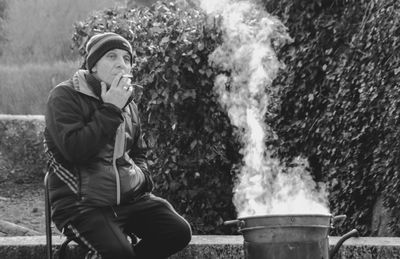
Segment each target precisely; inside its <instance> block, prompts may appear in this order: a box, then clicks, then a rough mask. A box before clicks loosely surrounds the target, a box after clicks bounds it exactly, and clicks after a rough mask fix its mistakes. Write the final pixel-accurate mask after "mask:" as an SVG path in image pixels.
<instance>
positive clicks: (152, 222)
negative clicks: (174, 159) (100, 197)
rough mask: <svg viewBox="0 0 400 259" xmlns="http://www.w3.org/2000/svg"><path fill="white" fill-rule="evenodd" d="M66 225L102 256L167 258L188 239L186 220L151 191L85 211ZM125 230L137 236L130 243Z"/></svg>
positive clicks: (105, 257) (178, 249)
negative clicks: (117, 202) (112, 204)
mask: <svg viewBox="0 0 400 259" xmlns="http://www.w3.org/2000/svg"><path fill="white" fill-rule="evenodd" d="M66 227H67V229H68V232H70V233H73V234H74V235H75V237H76V238H77V239H79V240H80V241H81V242H80V243H84V244H85V245H86V246H87V247H88V248H89V249H91V250H92V251H94V252H95V253H97V254H99V255H101V258H102V259H125V258H129V259H133V258H134V259H158V258H167V257H168V256H170V255H172V254H174V253H176V252H178V251H180V250H181V249H183V248H184V247H185V246H186V245H187V244H188V243H189V242H190V239H191V229H190V226H189V224H188V222H187V221H186V220H185V219H184V218H182V217H181V216H180V215H178V213H176V211H175V210H174V209H173V207H172V206H171V204H170V203H169V202H167V201H166V200H164V199H162V198H159V197H157V196H154V195H153V194H149V195H145V196H143V197H141V198H140V199H139V200H137V201H135V202H134V203H132V204H124V205H118V206H114V207H105V208H98V209H95V210H93V211H90V212H86V213H84V214H82V215H81V216H79V217H78V218H77V219H75V220H74V221H73V222H71V223H70V224H68V225H67V226H66ZM127 233H134V234H135V235H136V236H137V237H139V239H140V241H139V242H138V243H137V244H136V245H135V246H134V247H132V245H131V243H130V242H129V240H128V238H127Z"/></svg>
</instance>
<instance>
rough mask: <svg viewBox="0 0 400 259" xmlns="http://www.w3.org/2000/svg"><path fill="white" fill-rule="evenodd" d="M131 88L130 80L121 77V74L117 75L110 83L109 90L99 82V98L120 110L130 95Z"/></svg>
mask: <svg viewBox="0 0 400 259" xmlns="http://www.w3.org/2000/svg"><path fill="white" fill-rule="evenodd" d="M132 91H133V87H132V86H131V79H130V78H125V77H122V73H120V74H118V75H117V76H116V77H115V78H114V79H113V81H112V83H111V86H110V89H108V91H107V86H106V84H105V83H104V82H101V98H102V99H103V102H105V103H111V104H114V105H115V106H117V107H118V108H120V109H122V108H123V107H124V106H125V105H126V102H127V101H128V99H129V97H130V96H131V95H132Z"/></svg>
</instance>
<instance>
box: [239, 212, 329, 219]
mask: <svg viewBox="0 0 400 259" xmlns="http://www.w3.org/2000/svg"><path fill="white" fill-rule="evenodd" d="M278 217H329V218H331V217H333V215H332V214H323V213H320V214H318V213H315V214H265V215H255V216H247V217H239V218H237V219H238V220H246V219H258V218H278Z"/></svg>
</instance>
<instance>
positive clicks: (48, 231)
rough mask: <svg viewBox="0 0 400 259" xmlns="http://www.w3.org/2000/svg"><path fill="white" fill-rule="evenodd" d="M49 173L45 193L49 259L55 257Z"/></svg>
mask: <svg viewBox="0 0 400 259" xmlns="http://www.w3.org/2000/svg"><path fill="white" fill-rule="evenodd" d="M48 178H49V173H46V175H45V177H44V195H45V202H44V205H45V221H46V251H47V259H53V249H52V233H51V211H50V197H49V184H48Z"/></svg>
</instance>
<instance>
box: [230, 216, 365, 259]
mask: <svg viewBox="0 0 400 259" xmlns="http://www.w3.org/2000/svg"><path fill="white" fill-rule="evenodd" d="M345 218H346V216H345V215H340V216H335V217H333V216H332V215H330V214H327V215H326V214H293V215H292V214H287V215H264V216H252V217H243V218H238V219H236V220H230V221H226V222H224V224H225V225H232V224H235V225H237V226H238V228H239V232H240V233H242V234H243V237H244V254H245V258H246V259H264V258H265V259H266V258H268V259H288V258H291V259H328V258H333V256H334V255H335V253H336V252H337V251H338V250H339V248H340V246H341V245H342V244H343V242H344V241H345V240H347V239H348V238H350V237H353V236H358V231H357V230H355V229H354V230H352V231H350V232H348V233H347V234H345V235H343V236H342V237H341V238H340V240H339V241H338V243H337V244H336V246H335V247H334V248H333V249H332V250H331V251H329V239H328V232H329V230H330V229H331V228H333V225H334V224H336V223H337V222H338V221H343V220H344V219H345Z"/></svg>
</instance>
